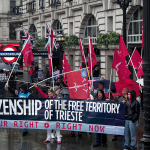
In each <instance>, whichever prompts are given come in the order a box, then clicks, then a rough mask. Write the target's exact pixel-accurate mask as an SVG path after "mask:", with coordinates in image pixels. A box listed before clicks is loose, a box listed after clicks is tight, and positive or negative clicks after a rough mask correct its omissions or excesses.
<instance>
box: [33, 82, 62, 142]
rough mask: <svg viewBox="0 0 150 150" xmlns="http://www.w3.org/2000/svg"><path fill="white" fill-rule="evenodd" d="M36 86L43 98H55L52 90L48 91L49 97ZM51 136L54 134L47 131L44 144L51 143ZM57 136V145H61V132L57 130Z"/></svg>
mask: <svg viewBox="0 0 150 150" xmlns="http://www.w3.org/2000/svg"><path fill="white" fill-rule="evenodd" d="M34 86H35V88H36V90H37V91H38V92H39V93H40V95H41V96H42V97H43V98H55V93H54V91H53V90H52V89H49V90H48V95H47V94H45V93H43V91H42V90H41V89H40V88H39V87H38V86H37V84H34ZM51 134H53V133H52V130H47V138H46V140H45V141H44V143H49V142H50V139H51ZM56 136H57V143H58V144H61V137H60V130H56Z"/></svg>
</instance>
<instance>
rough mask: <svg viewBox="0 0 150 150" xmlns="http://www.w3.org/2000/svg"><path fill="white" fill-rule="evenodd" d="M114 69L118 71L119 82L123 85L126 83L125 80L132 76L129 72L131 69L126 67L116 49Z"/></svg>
mask: <svg viewBox="0 0 150 150" xmlns="http://www.w3.org/2000/svg"><path fill="white" fill-rule="evenodd" d="M112 68H113V69H116V71H117V74H118V77H119V81H120V82H121V83H124V80H125V79H128V78H129V76H130V74H131V72H130V71H129V69H128V68H127V67H126V65H125V63H124V62H123V60H122V59H121V57H120V55H119V54H118V51H117V49H116V48H115V52H114V58H113V63H112Z"/></svg>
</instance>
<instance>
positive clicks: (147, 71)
mask: <svg viewBox="0 0 150 150" xmlns="http://www.w3.org/2000/svg"><path fill="white" fill-rule="evenodd" d="M149 14H150V1H149V0H143V21H144V22H143V25H144V56H143V60H144V62H143V72H144V91H143V100H144V102H143V103H144V134H143V138H142V139H141V141H142V142H144V150H145V149H146V150H149V148H150V96H149V95H150V46H149V43H150V15H149ZM148 143H149V146H148V147H147V146H146V145H147V144H148ZM145 147H146V148H145Z"/></svg>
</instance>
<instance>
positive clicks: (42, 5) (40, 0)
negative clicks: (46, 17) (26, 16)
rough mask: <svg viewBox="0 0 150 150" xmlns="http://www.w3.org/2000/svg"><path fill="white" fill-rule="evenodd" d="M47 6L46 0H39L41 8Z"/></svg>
mask: <svg viewBox="0 0 150 150" xmlns="http://www.w3.org/2000/svg"><path fill="white" fill-rule="evenodd" d="M43 8H45V0H39V9H43Z"/></svg>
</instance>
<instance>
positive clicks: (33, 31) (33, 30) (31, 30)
mask: <svg viewBox="0 0 150 150" xmlns="http://www.w3.org/2000/svg"><path fill="white" fill-rule="evenodd" d="M29 34H30V35H31V36H32V37H33V40H36V39H37V38H38V34H37V29H36V27H35V25H34V24H32V25H31V26H30V28H29Z"/></svg>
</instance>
